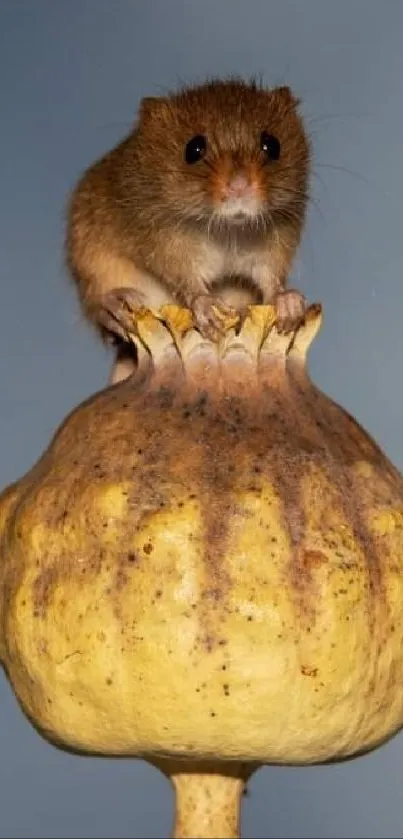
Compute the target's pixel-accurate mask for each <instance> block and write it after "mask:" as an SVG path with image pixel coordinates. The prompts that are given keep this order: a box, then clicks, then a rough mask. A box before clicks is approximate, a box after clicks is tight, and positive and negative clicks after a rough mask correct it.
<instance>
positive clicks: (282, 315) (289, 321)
mask: <svg viewBox="0 0 403 839" xmlns="http://www.w3.org/2000/svg"><path fill="white" fill-rule="evenodd" d="M274 306H275V309H276V328H277V331H278V332H281V333H283V334H287V333H288V332H292V331H293V330H295V329H296V328H297V327H298V326H299V325H300V323H301V321H302V320H303V318H304V315H305V312H306V309H307V302H306V299H305V297H304V295H303V294H301V292H300V291H296V290H295V289H286V290H285V291H279V292H278V294H277V295H276V298H275V300H274Z"/></svg>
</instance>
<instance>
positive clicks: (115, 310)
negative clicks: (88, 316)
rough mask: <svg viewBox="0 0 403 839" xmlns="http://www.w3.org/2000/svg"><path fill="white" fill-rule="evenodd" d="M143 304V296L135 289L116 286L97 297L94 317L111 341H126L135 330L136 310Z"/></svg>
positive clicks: (142, 306)
mask: <svg viewBox="0 0 403 839" xmlns="http://www.w3.org/2000/svg"><path fill="white" fill-rule="evenodd" d="M144 305H145V302H144V297H143V295H142V294H141V293H140V292H138V291H136V289H134V288H116V289H113V291H108V292H107V293H106V294H104V295H102V297H100V298H99V300H98V301H97V305H96V307H95V317H96V320H97V323H98V324H99V326H100V327H101V329H102V330H103V331H104V332H105V333H106V334H107V336H108V337H110V338H111V339H112V341H115V340H116V339H119V340H122V341H128V340H129V336H130V334H131V333H133V331H134V330H135V321H136V318H135V316H136V311H138V310H139V309H141V308H144Z"/></svg>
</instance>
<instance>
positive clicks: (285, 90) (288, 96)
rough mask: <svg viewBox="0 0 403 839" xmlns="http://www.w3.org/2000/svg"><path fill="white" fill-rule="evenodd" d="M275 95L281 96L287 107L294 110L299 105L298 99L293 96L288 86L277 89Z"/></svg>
mask: <svg viewBox="0 0 403 839" xmlns="http://www.w3.org/2000/svg"><path fill="white" fill-rule="evenodd" d="M277 93H278V94H279V95H280V96H281V98H282V99H283V101H284V102H287V103H288V104H289V105H293V106H294V108H296V107H297V106H298V105H299V104H300V101H301V100H300V99H298V97H297V96H295V95H294V93H293V92H292V90H291V88H290V87H288V85H282V86H281V87H278V88H277Z"/></svg>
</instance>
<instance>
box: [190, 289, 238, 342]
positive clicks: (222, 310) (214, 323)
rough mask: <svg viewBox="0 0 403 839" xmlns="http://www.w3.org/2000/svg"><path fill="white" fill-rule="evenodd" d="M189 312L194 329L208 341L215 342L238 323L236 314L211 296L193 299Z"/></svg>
mask: <svg viewBox="0 0 403 839" xmlns="http://www.w3.org/2000/svg"><path fill="white" fill-rule="evenodd" d="M191 310H192V314H193V318H194V321H195V327H196V329H198V330H199V332H200V333H201V334H202V335H203V338H208V339H209V340H210V341H217V340H218V339H219V338H220V337H222V335H224V334H225V332H226V330H227V329H228V328H230V327H231V326H235V325H236V324H237V323H238V320H239V316H238V313H237V312H236V311H235V309H233V308H232V307H231V306H227V304H226V303H224V302H223V300H221V299H220V298H219V297H215V296H214V295H212V294H198V295H197V296H196V297H194V298H193V300H192V304H191Z"/></svg>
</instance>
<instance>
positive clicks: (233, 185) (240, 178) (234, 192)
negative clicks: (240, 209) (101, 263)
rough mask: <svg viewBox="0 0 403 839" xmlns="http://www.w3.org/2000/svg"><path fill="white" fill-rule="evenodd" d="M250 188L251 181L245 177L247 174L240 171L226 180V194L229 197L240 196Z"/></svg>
mask: <svg viewBox="0 0 403 839" xmlns="http://www.w3.org/2000/svg"><path fill="white" fill-rule="evenodd" d="M250 190H251V183H250V181H249V178H247V176H246V175H244V174H243V173H242V172H239V173H238V174H237V175H234V176H233V177H232V178H231V180H230V181H229V182H228V186H227V194H228V195H229V196H231V198H241V197H243V196H245V195H246V194H247V193H248V192H250Z"/></svg>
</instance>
